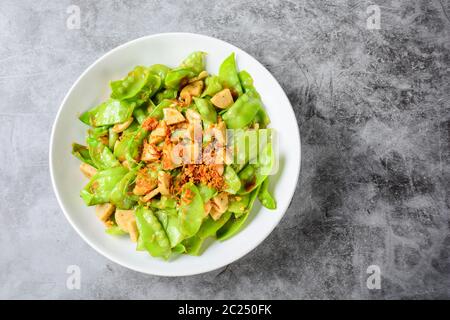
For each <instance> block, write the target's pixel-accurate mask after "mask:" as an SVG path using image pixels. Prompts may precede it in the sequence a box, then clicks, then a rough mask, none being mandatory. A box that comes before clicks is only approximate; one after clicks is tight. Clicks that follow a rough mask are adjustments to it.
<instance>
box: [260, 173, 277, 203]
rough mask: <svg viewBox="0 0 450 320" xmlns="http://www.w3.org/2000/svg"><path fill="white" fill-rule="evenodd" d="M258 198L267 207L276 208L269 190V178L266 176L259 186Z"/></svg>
mask: <svg viewBox="0 0 450 320" xmlns="http://www.w3.org/2000/svg"><path fill="white" fill-rule="evenodd" d="M258 199H259V201H261V204H262V205H263V206H264V207H266V208H267V209H276V208H277V202H276V200H275V198H274V197H272V195H271V194H270V192H269V179H268V178H266V179H265V180H264V181H263V183H262V184H261V188H260V189H259V193H258Z"/></svg>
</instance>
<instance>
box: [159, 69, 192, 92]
mask: <svg viewBox="0 0 450 320" xmlns="http://www.w3.org/2000/svg"><path fill="white" fill-rule="evenodd" d="M193 77H195V72H194V71H193V70H192V69H191V68H182V67H181V68H176V69H172V70H170V71H169V72H168V73H167V76H166V80H165V82H164V84H165V86H166V88H169V89H176V90H178V89H179V87H180V83H181V81H182V80H183V79H188V78H193Z"/></svg>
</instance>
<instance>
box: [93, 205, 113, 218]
mask: <svg viewBox="0 0 450 320" xmlns="http://www.w3.org/2000/svg"><path fill="white" fill-rule="evenodd" d="M114 209H116V207H114V205H112V204H111V203H104V204H98V205H96V206H95V215H96V216H97V217H98V218H99V219H100V220H101V221H103V222H106V221H108V220H109V217H111V215H112V214H113V213H114Z"/></svg>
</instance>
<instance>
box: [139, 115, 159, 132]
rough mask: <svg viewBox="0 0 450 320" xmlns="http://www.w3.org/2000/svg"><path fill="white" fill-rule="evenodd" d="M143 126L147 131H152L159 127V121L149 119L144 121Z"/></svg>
mask: <svg viewBox="0 0 450 320" xmlns="http://www.w3.org/2000/svg"><path fill="white" fill-rule="evenodd" d="M141 126H142V128H144V129H146V130H147V131H152V130H154V129H155V128H156V127H157V126H158V120H157V119H156V118H152V117H150V118H147V119H145V120H144V122H142V124H141Z"/></svg>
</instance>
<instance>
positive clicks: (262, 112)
mask: <svg viewBox="0 0 450 320" xmlns="http://www.w3.org/2000/svg"><path fill="white" fill-rule="evenodd" d="M238 75H239V80H240V82H241V85H242V88H243V89H244V92H245V93H246V94H248V95H250V96H253V97H255V98H257V99H261V96H260V95H259V93H258V91H256V89H255V87H254V86H253V78H252V76H251V75H250V74H249V73H248V72H247V71H245V70H242V71H240V72H239V74H238ZM255 122H257V123H259V124H260V126H261V127H262V128H265V127H267V125H268V124H269V123H270V118H269V116H268V115H267V112H266V109H265V108H264V107H263V106H262V103H261V108H260V109H259V110H258V112H257V113H256V116H255Z"/></svg>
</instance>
